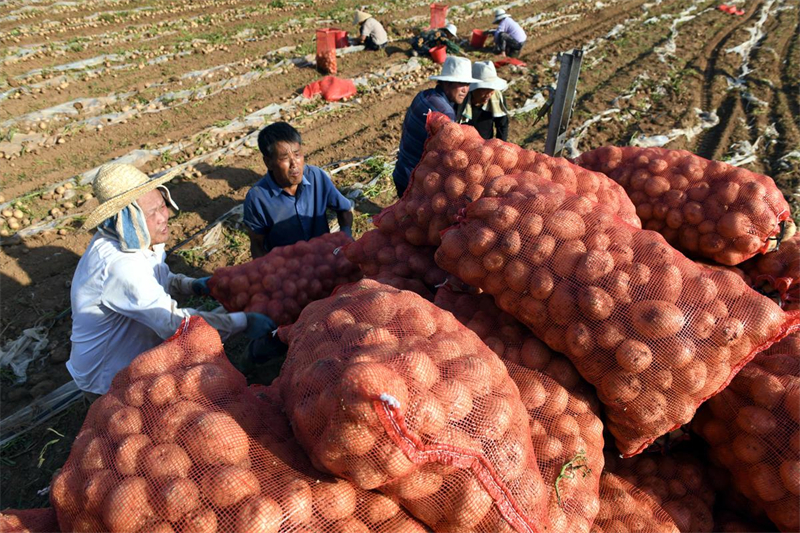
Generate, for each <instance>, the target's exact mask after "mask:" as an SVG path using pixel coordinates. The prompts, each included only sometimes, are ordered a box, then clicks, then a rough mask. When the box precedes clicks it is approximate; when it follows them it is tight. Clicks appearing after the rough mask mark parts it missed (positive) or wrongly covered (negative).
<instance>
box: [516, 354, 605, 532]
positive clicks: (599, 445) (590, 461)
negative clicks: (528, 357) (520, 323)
mask: <svg viewBox="0 0 800 533" xmlns="http://www.w3.org/2000/svg"><path fill="white" fill-rule="evenodd" d="M506 367H507V368H508V374H509V375H510V376H511V379H513V380H514V383H516V384H517V387H518V388H519V394H520V397H521V398H522V403H523V404H524V405H525V408H526V409H527V410H528V415H529V416H530V425H531V439H532V442H533V451H534V453H535V454H536V462H537V464H538V465H539V471H540V472H541V473H542V479H543V480H544V482H545V485H546V486H547V491H548V495H549V500H548V503H549V509H548V515H549V517H550V528H551V531H564V532H570V533H587V532H588V531H589V529H590V527H591V525H592V522H593V521H594V518H595V516H596V515H597V512H598V510H599V507H600V499H599V494H598V490H599V484H600V473H601V472H602V471H603V464H604V458H603V423H602V422H601V421H600V418H598V415H597V414H596V413H595V412H594V411H593V405H592V403H591V402H590V401H588V400H587V399H586V398H584V397H583V396H581V395H580V394H576V393H574V392H571V391H569V390H567V389H566V388H564V387H562V386H561V385H559V384H558V383H556V382H555V381H554V380H552V379H550V378H549V377H548V376H546V375H545V374H543V373H541V372H537V371H535V370H529V369H527V368H524V367H522V366H519V365H516V364H514V363H510V362H506Z"/></svg>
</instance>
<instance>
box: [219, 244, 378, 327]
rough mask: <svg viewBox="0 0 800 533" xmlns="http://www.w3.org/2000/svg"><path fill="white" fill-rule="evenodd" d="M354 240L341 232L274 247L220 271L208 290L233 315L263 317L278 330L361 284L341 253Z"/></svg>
mask: <svg viewBox="0 0 800 533" xmlns="http://www.w3.org/2000/svg"><path fill="white" fill-rule="evenodd" d="M352 241H353V240H352V239H351V238H350V237H348V236H347V234H345V233H342V232H341V231H339V232H336V233H326V234H325V235H321V236H319V237H315V238H313V239H311V240H309V241H299V242H297V243H295V244H291V245H289V246H280V247H278V248H273V249H272V250H270V251H269V253H267V254H266V255H265V256H263V257H259V258H258V259H255V260H253V261H250V262H248V263H244V264H242V265H236V266H232V267H223V268H218V269H217V270H216V271H215V272H214V275H213V276H212V277H211V279H209V280H208V288H209V290H210V291H211V296H213V297H214V299H215V300H217V301H218V302H220V303H221V304H222V305H223V307H225V309H227V310H228V311H231V312H233V311H247V312H251V311H252V312H255V313H263V314H266V315H268V316H269V317H270V318H272V319H273V320H274V321H275V322H276V323H277V324H278V325H283V324H291V323H292V322H294V321H295V320H296V319H297V317H298V316H299V315H300V311H302V310H303V307H305V306H306V305H308V303H309V302H313V301H314V300H319V299H320V298H325V297H326V296H328V295H330V293H331V292H332V291H333V289H334V287H336V286H337V285H342V284H345V283H349V282H351V281H355V280H358V279H361V276H362V274H361V271H360V270H359V268H358V266H357V265H354V264H353V263H351V262H350V261H348V259H347V258H346V257H345V256H344V254H342V253H341V252H340V247H342V246H343V245H345V244H347V243H349V242H352Z"/></svg>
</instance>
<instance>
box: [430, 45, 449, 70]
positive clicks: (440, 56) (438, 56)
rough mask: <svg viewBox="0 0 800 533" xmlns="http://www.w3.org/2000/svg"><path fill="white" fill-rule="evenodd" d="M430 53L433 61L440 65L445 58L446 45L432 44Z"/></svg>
mask: <svg viewBox="0 0 800 533" xmlns="http://www.w3.org/2000/svg"><path fill="white" fill-rule="evenodd" d="M430 54H431V59H433V62H434V63H438V64H440V65H441V64H442V63H444V60H445V59H447V47H446V46H444V45H441V46H434V47H433V48H431V51H430Z"/></svg>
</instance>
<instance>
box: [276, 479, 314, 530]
mask: <svg viewBox="0 0 800 533" xmlns="http://www.w3.org/2000/svg"><path fill="white" fill-rule="evenodd" d="M280 496H281V499H280V504H281V507H282V508H283V509H285V514H286V520H287V521H288V522H291V523H294V524H305V523H306V522H308V521H309V520H311V517H312V512H313V507H312V506H313V494H312V491H311V487H310V486H309V485H308V483H307V482H306V481H303V480H302V479H294V480H292V481H290V482H289V483H288V484H287V485H286V487H285V488H283V489H282V490H281V491H280Z"/></svg>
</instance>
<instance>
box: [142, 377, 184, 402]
mask: <svg viewBox="0 0 800 533" xmlns="http://www.w3.org/2000/svg"><path fill="white" fill-rule="evenodd" d="M177 398H178V383H177V380H176V379H175V376H174V375H172V374H162V375H160V376H157V377H156V378H155V379H153V381H152V383H150V386H149V387H148V388H147V399H148V400H150V403H151V404H153V405H154V406H157V407H162V406H164V405H169V404H171V403H173V402H175V401H176V400H177Z"/></svg>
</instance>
